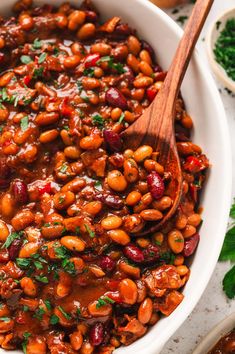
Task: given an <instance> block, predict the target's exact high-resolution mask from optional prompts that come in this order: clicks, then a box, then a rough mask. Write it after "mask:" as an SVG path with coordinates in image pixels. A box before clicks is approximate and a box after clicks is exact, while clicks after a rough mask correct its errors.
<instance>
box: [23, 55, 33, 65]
mask: <svg viewBox="0 0 235 354" xmlns="http://www.w3.org/2000/svg"><path fill="white" fill-rule="evenodd" d="M20 61H21V63H23V64H29V63H31V62H32V61H33V59H32V58H31V57H30V56H29V55H22V56H21V57H20Z"/></svg>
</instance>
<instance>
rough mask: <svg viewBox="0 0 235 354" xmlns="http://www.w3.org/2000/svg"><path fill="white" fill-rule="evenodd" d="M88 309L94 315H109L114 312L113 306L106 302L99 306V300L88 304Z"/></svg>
mask: <svg viewBox="0 0 235 354" xmlns="http://www.w3.org/2000/svg"><path fill="white" fill-rule="evenodd" d="M88 311H89V313H90V315H91V316H94V317H102V316H109V315H110V314H111V313H112V306H111V305H110V304H106V305H104V306H101V307H99V305H98V301H93V302H91V303H90V304H89V305H88Z"/></svg>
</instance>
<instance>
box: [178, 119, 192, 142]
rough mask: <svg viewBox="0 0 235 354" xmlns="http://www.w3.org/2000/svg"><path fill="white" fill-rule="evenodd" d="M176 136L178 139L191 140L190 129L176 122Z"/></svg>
mask: <svg viewBox="0 0 235 354" xmlns="http://www.w3.org/2000/svg"><path fill="white" fill-rule="evenodd" d="M175 137H176V140H179V141H189V140H190V139H189V138H190V131H189V130H188V129H186V128H184V127H183V126H182V125H180V124H178V123H176V124H175Z"/></svg>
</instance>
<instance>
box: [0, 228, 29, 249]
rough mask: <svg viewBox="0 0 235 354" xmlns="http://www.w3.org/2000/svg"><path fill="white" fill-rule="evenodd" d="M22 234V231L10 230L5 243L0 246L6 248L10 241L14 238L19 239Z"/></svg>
mask: <svg viewBox="0 0 235 354" xmlns="http://www.w3.org/2000/svg"><path fill="white" fill-rule="evenodd" d="M23 235H24V233H23V231H20V232H12V233H11V234H10V235H9V236H8V237H7V239H6V241H5V243H4V244H3V245H2V247H1V248H8V247H9V246H10V245H11V244H12V242H13V241H14V240H16V239H20V238H21V237H22V236H23Z"/></svg>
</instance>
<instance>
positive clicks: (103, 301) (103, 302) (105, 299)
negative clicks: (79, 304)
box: [96, 296, 115, 309]
mask: <svg viewBox="0 0 235 354" xmlns="http://www.w3.org/2000/svg"><path fill="white" fill-rule="evenodd" d="M114 303H115V301H114V300H113V299H110V297H108V296H102V297H100V298H99V299H98V300H97V304H96V308H97V309H99V308H101V307H102V306H105V305H107V304H114Z"/></svg>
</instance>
